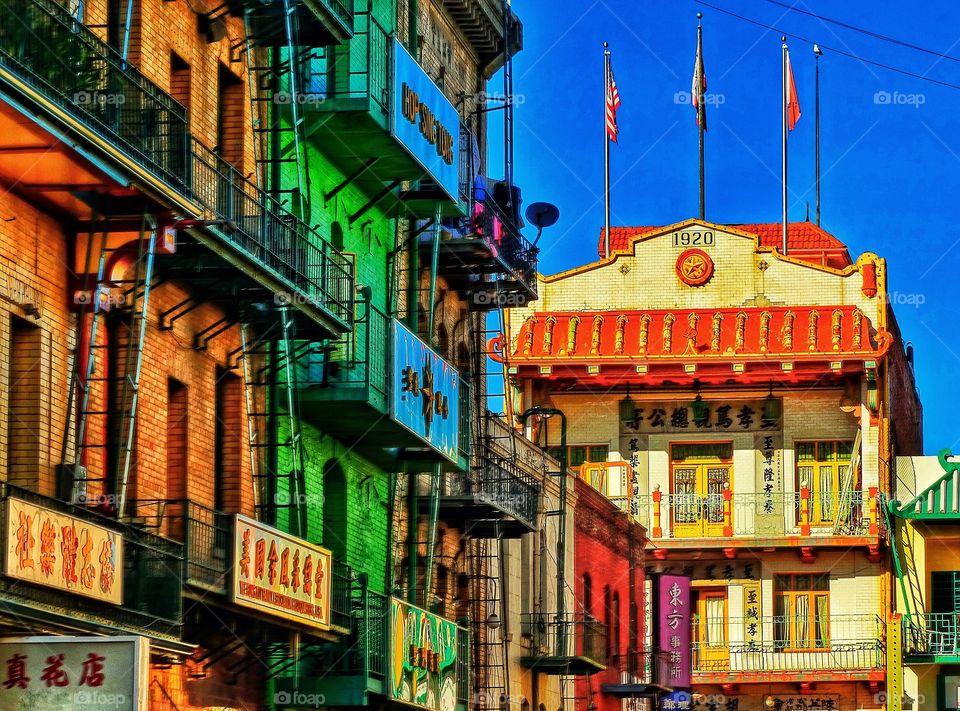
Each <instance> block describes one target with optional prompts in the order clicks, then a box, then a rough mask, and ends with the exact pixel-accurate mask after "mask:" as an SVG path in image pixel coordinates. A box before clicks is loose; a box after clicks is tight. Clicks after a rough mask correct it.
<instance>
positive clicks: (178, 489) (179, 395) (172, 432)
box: [167, 378, 188, 499]
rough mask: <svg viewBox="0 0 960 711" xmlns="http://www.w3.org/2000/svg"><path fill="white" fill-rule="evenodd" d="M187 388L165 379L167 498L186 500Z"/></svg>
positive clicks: (170, 379)
mask: <svg viewBox="0 0 960 711" xmlns="http://www.w3.org/2000/svg"><path fill="white" fill-rule="evenodd" d="M187 433H188V429H187V386H186V385H184V384H183V383H181V382H180V381H179V380H174V379H173V378H167V498H168V499H185V498H187Z"/></svg>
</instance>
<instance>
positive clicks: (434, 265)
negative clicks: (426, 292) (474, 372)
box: [414, 202, 447, 357]
mask: <svg viewBox="0 0 960 711" xmlns="http://www.w3.org/2000/svg"><path fill="white" fill-rule="evenodd" d="M414 247H416V245H414ZM439 268H440V203H439V202H438V203H437V208H436V212H435V213H434V217H433V244H432V245H431V253H430V302H429V303H428V304H427V309H428V311H427V333H426V337H427V343H429V344H430V345H431V346H432V345H433V344H434V337H433V327H434V322H435V320H436V313H437V309H436V300H437V270H438V269H439ZM440 355H442V356H444V357H446V355H447V354H446V353H441V354H440Z"/></svg>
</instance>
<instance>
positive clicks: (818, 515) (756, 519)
mask: <svg viewBox="0 0 960 711" xmlns="http://www.w3.org/2000/svg"><path fill="white" fill-rule="evenodd" d="M625 502H626V499H624V500H623V502H622V503H623V505H626V503H625ZM878 505H879V503H878V497H877V493H876V490H875V489H871V490H870V491H869V492H863V491H853V492H848V493H847V494H846V495H841V494H832V495H830V494H817V493H810V494H806V493H803V494H801V493H783V492H775V493H772V494H764V493H750V494H738V493H735V492H730V491H727V492H724V493H719V494H710V495H707V496H695V495H692V494H662V493H660V492H654V493H653V494H652V495H650V496H638V497H636V509H635V511H636V515H637V517H638V518H639V519H640V522H641V523H642V524H643V525H644V526H646V527H647V530H648V531H649V532H650V537H651V538H652V539H658V538H660V539H664V538H666V539H671V538H672V539H682V538H698V539H702V538H713V539H730V538H781V537H806V536H812V537H815V538H825V537H850V536H855V537H877V536H879V535H880V533H881V517H880V516H879V515H878Z"/></svg>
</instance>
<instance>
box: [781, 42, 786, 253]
mask: <svg viewBox="0 0 960 711" xmlns="http://www.w3.org/2000/svg"><path fill="white" fill-rule="evenodd" d="M780 41H781V43H782V48H781V58H780V68H781V74H782V76H783V90H782V93H781V96H780V112H781V117H782V119H783V121H782V123H783V125H782V126H781V129H782V132H783V142H782V143H783V145H782V159H783V160H782V163H783V181H782V183H783V192H782V194H781V208H782V214H783V250H782V253H783V254H784V255H786V253H787V101H788V97H787V91H788V89H787V56H788V54H787V52H788V50H787V38H786V36H783V37H781V38H780Z"/></svg>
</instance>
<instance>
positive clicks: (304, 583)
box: [231, 514, 331, 630]
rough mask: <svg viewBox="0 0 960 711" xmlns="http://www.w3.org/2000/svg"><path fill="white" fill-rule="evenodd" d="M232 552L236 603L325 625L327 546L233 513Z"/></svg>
mask: <svg viewBox="0 0 960 711" xmlns="http://www.w3.org/2000/svg"><path fill="white" fill-rule="evenodd" d="M233 556H234V557H233V560H234V561H235V565H234V566H233V582H232V586H231V591H232V597H233V601H234V602H235V603H236V604H238V605H243V606H244V607H250V608H253V609H255V610H259V611H260V612H264V613H267V614H269V615H275V616H277V617H283V618H286V619H288V620H293V621H294V622H300V623H302V624H305V625H309V626H310V627H314V628H316V629H322V630H326V629H330V590H331V580H330V562H331V554H330V551H328V550H327V549H325V548H321V547H320V546H315V545H313V544H312V543H307V542H306V541H303V540H301V539H299V538H295V537H294V536H290V535H288V534H286V533H283V532H281V531H278V530H276V529H275V528H271V527H270V526H267V525H265V524H262V523H260V522H259V521H254V520H253V519H250V518H247V517H246V516H240V515H239V514H238V515H237V516H236V517H235V523H234V534H233Z"/></svg>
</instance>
